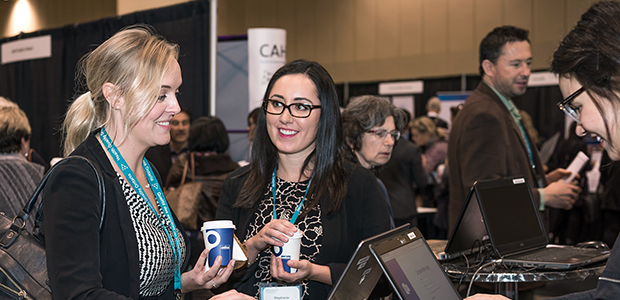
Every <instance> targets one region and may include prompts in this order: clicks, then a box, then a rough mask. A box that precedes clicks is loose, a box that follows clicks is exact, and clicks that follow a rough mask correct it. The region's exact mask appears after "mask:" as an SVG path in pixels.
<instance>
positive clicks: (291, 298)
mask: <svg viewBox="0 0 620 300" xmlns="http://www.w3.org/2000/svg"><path fill="white" fill-rule="evenodd" d="M260 300H301V287H299V286H269V287H261V288H260Z"/></svg>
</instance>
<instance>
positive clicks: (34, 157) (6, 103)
mask: <svg viewBox="0 0 620 300" xmlns="http://www.w3.org/2000/svg"><path fill="white" fill-rule="evenodd" d="M1 107H17V108H19V106H18V105H17V103H15V102H13V101H11V100H9V99H7V98H5V97H2V96H0V108H1ZM24 155H25V156H26V159H27V160H28V161H29V162H33V163H36V164H38V165H41V166H43V167H44V171H43V173H45V172H47V170H49V168H50V164H49V163H48V162H47V161H46V160H45V159H43V157H42V156H41V155H40V154H39V153H38V152H37V151H35V150H34V149H33V148H30V140H28V151H27V152H26V153H25V154H24Z"/></svg>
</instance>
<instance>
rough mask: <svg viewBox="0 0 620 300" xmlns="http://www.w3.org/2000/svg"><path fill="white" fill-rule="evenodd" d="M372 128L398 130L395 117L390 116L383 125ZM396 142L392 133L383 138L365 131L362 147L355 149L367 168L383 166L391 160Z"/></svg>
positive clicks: (389, 130) (388, 130) (358, 157)
mask: <svg viewBox="0 0 620 300" xmlns="http://www.w3.org/2000/svg"><path fill="white" fill-rule="evenodd" d="M370 130H385V131H387V132H392V131H394V130H396V125H395V124H394V117H392V116H389V117H387V118H385V122H384V123H383V125H381V126H375V127H373V128H372V129H370ZM395 142H396V141H394V139H393V138H392V135H390V134H387V135H386V136H385V137H383V138H381V137H379V136H377V135H376V134H374V133H371V132H365V133H364V135H362V148H361V149H360V150H357V151H355V154H356V155H357V159H358V160H359V161H360V163H361V164H362V166H363V167H364V168H366V169H371V168H374V167H378V166H382V165H385V164H386V163H387V162H388V161H389V160H390V157H391V156H392V149H393V148H394V143H395Z"/></svg>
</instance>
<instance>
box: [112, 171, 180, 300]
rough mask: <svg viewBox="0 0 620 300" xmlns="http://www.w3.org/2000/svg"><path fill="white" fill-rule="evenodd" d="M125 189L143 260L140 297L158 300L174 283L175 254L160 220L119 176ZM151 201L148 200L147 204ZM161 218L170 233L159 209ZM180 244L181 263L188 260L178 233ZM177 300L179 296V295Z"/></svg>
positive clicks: (168, 225)
mask: <svg viewBox="0 0 620 300" xmlns="http://www.w3.org/2000/svg"><path fill="white" fill-rule="evenodd" d="M116 176H117V177H118V180H119V181H120V183H121V186H122V187H123V193H124V194H125V199H127V205H128V206H129V212H130V214H131V219H132V220H133V228H134V230H135V231H136V238H137V239H138V255H139V258H140V297H141V298H144V297H156V296H159V295H161V294H163V293H164V291H165V290H166V288H167V287H168V286H169V285H170V284H171V283H172V281H173V280H174V253H173V252H172V246H171V245H170V243H169V242H168V237H167V235H166V233H165V232H164V229H163V227H162V225H161V223H160V222H159V219H158V218H157V216H156V215H155V213H153V212H152V211H151V209H150V208H149V206H148V204H146V202H145V201H144V200H143V199H142V197H140V196H139V195H138V193H136V191H135V190H134V189H133V188H132V187H131V185H130V184H129V183H128V182H127V181H126V180H125V179H123V177H122V176H121V175H120V174H118V173H116ZM147 201H148V200H147ZM159 211H160V213H159V218H160V219H162V220H163V221H164V223H165V225H166V230H167V231H168V232H169V233H170V236H172V232H171V231H170V230H171V229H170V228H171V227H170V220H169V219H168V218H166V216H165V215H164V213H163V211H162V209H161V208H160V209H159ZM177 234H178V235H179V240H180V242H181V245H180V246H181V255H182V259H181V262H182V261H183V260H184V259H185V255H186V254H185V240H184V239H183V238H182V233H181V232H180V231H179V230H178V229H177ZM176 296H177V299H178V298H179V297H180V294H178V295H176Z"/></svg>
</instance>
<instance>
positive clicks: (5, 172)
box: [0, 105, 43, 232]
mask: <svg viewBox="0 0 620 300" xmlns="http://www.w3.org/2000/svg"><path fill="white" fill-rule="evenodd" d="M31 132H32V131H31V128H30V123H29V122H28V118H27V117H26V114H25V113H24V112H23V111H22V110H21V109H19V107H17V105H15V106H5V107H0V211H2V212H4V213H5V215H6V216H7V217H11V218H12V217H15V216H17V214H18V213H19V212H20V211H21V210H22V208H24V205H25V204H26V202H28V200H30V197H31V195H32V193H33V192H34V190H35V189H36V188H37V186H38V185H39V183H40V182H41V179H42V178H43V166H41V165H38V164H35V163H32V162H29V161H28V160H27V158H26V157H27V154H28V152H29V151H28V150H29V149H30V135H31ZM34 219H35V218H29V219H28V221H27V222H26V229H28V231H30V232H32V228H33V226H34Z"/></svg>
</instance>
